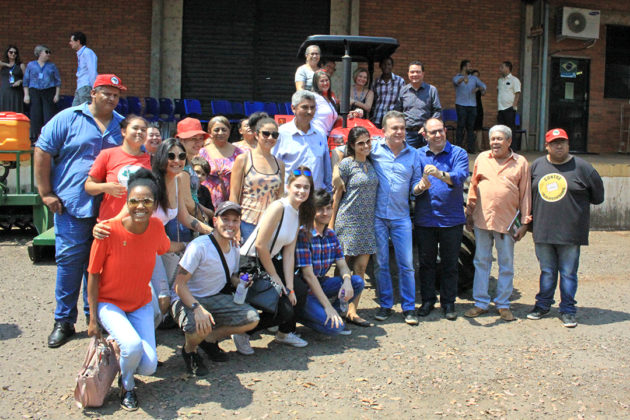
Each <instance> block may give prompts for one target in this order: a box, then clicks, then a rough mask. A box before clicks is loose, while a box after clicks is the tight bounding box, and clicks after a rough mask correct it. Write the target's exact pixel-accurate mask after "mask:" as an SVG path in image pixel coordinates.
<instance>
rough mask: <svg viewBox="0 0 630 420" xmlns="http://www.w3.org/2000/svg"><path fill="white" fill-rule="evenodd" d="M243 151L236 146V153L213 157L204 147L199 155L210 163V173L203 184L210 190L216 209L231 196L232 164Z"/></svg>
mask: <svg viewBox="0 0 630 420" xmlns="http://www.w3.org/2000/svg"><path fill="white" fill-rule="evenodd" d="M241 153H243V150H242V149H239V148H238V147H236V148H235V149H234V153H232V155H231V156H229V157H226V158H219V159H213V158H212V157H210V154H209V153H208V151H207V150H206V149H205V147H204V148H202V149H201V150H200V151H199V156H201V157H202V158H204V159H205V160H207V161H208V164H209V165H210V173H209V174H208V178H207V179H206V180H205V181H203V182H202V183H201V184H202V185H205V186H206V187H207V188H208V189H209V190H210V195H211V196H212V204H213V205H214V208H215V209H216V208H217V206H218V205H219V204H220V203H222V202H224V201H226V200H227V199H229V198H230V178H231V176H232V166H234V160H236V157H237V156H238V155H240V154H241Z"/></svg>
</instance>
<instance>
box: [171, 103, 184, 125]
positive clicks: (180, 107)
mask: <svg viewBox="0 0 630 420" xmlns="http://www.w3.org/2000/svg"><path fill="white" fill-rule="evenodd" d="M173 104H174V105H175V112H174V114H175V118H176V119H178V120H181V119H182V118H184V114H185V113H184V101H182V100H181V99H173Z"/></svg>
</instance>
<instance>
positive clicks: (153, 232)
mask: <svg viewBox="0 0 630 420" xmlns="http://www.w3.org/2000/svg"><path fill="white" fill-rule="evenodd" d="M158 201H159V199H158V185H157V182H156V179H155V177H154V175H153V174H152V173H151V172H150V171H148V170H146V169H139V170H138V171H137V172H136V173H134V174H133V175H131V177H130V179H129V183H128V194H127V207H128V209H129V214H128V215H127V216H125V217H123V218H122V219H112V220H111V221H109V222H108V223H110V227H111V231H110V232H111V233H110V235H109V237H107V238H104V239H95V240H94V243H93V245H92V250H91V252H90V264H89V267H88V273H89V276H88V301H89V303H90V324H89V326H88V336H90V337H91V336H94V335H96V336H99V337H100V335H101V331H100V329H99V326H98V323H99V322H100V324H101V325H102V326H103V327H104V328H105V329H106V330H107V332H108V333H109V334H110V335H111V337H113V338H114V340H116V342H117V343H118V346H119V347H120V377H119V379H118V384H119V386H120V406H121V407H122V408H123V409H125V410H128V411H133V410H137V409H138V399H137V397H136V393H135V390H134V385H135V384H134V378H133V375H134V373H136V372H137V373H139V374H141V375H151V374H153V372H155V368H156V366H157V352H156V348H155V331H154V324H153V308H152V306H151V289H150V287H149V281H150V279H151V273H152V272H153V265H154V262H155V254H156V253H157V254H160V255H161V254H164V253H165V252H167V251H169V250H170V248H171V243H170V241H169V239H168V237H167V236H166V233H165V232H164V226H163V225H162V223H161V222H160V220H159V219H156V218H151V214H152V213H153V209H154V208H155V205H156V203H157V202H158Z"/></svg>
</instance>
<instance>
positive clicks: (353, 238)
mask: <svg viewBox="0 0 630 420" xmlns="http://www.w3.org/2000/svg"><path fill="white" fill-rule="evenodd" d="M339 175H340V176H341V179H342V180H343V181H344V184H345V185H346V192H345V193H344V194H343V197H342V198H341V202H340V203H339V209H338V210H337V218H336V219H335V233H336V234H337V238H339V242H340V243H341V247H342V248H343V253H344V255H349V256H357V255H366V254H367V255H371V254H374V253H375V252H376V235H375V233H374V213H375V211H376V190H377V189H378V177H377V175H376V171H375V170H374V166H372V163H371V162H370V161H369V160H367V161H365V162H357V161H355V160H354V159H352V158H345V159H344V160H342V161H341V162H340V163H339Z"/></svg>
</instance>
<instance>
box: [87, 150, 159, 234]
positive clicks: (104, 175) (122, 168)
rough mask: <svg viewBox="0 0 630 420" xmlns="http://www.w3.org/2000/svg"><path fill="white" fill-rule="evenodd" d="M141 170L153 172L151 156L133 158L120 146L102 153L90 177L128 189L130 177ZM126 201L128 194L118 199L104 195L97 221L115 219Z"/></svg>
mask: <svg viewBox="0 0 630 420" xmlns="http://www.w3.org/2000/svg"><path fill="white" fill-rule="evenodd" d="M140 168H145V169H148V170H151V156H149V154H147V153H143V154H141V155H139V156H133V155H130V154H129V153H127V152H125V151H123V149H122V146H119V147H113V148H110V149H105V150H103V151H101V153H99V154H98V156H97V157H96V160H95V161H94V164H92V168H91V169H90V173H89V174H88V175H89V176H91V177H92V178H94V179H95V180H96V181H101V182H118V183H119V184H121V185H123V186H124V187H125V188H127V181H129V176H130V175H131V174H133V173H134V172H136V171H137V170H138V169H140ZM126 201H127V194H123V195H122V196H121V197H118V198H116V197H113V196H111V195H109V194H103V202H102V203H101V208H100V210H99V213H98V218H97V220H98V221H99V222H100V221H101V220H108V219H111V218H112V217H115V216H116V215H117V214H118V213H120V210H121V209H122V208H123V206H124V205H125V202H126Z"/></svg>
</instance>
